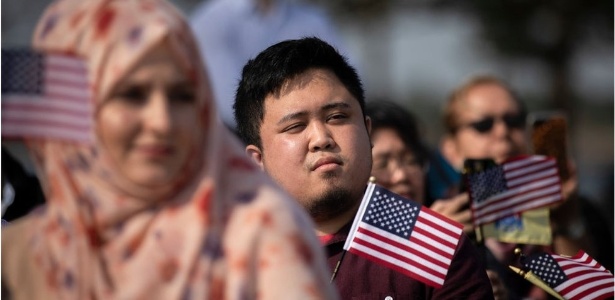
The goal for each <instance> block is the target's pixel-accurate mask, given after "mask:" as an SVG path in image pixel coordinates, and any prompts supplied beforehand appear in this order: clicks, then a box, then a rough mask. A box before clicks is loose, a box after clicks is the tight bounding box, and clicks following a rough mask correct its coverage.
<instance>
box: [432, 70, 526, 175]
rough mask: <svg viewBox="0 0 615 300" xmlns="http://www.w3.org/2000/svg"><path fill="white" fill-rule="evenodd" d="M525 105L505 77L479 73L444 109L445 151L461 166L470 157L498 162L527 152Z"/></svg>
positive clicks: (460, 88)
mask: <svg viewBox="0 0 615 300" xmlns="http://www.w3.org/2000/svg"><path fill="white" fill-rule="evenodd" d="M526 115H527V113H526V109H525V106H524V105H523V103H522V102H521V101H519V100H518V98H517V97H516V96H515V94H514V93H513V91H512V90H511V89H510V88H509V87H508V85H507V84H506V83H504V82H503V81H501V80H499V79H497V78H495V77H492V76H477V77H474V78H471V79H470V80H469V81H467V83H465V84H463V85H461V86H460V87H459V88H457V89H456V90H455V91H453V93H452V94H451V96H450V98H449V100H448V102H447V104H446V106H445V109H444V127H445V131H446V133H445V137H444V139H443V141H442V152H443V153H442V154H443V155H444V157H445V158H446V159H447V160H448V161H449V162H450V163H451V164H452V166H453V167H454V168H456V169H457V170H460V169H461V168H462V166H463V161H464V160H465V159H467V158H475V159H480V158H485V157H489V158H492V159H493V160H495V162H496V163H501V162H503V161H504V160H506V159H507V158H510V157H513V156H515V155H519V154H524V153H527V147H526V141H527V135H526V130H525V118H526Z"/></svg>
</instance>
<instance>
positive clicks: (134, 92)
mask: <svg viewBox="0 0 615 300" xmlns="http://www.w3.org/2000/svg"><path fill="white" fill-rule="evenodd" d="M114 97H115V98H120V99H122V100H124V101H127V102H130V103H142V102H144V101H145V100H147V91H146V90H145V89H144V88H141V87H138V86H132V87H127V88H124V89H121V90H118V91H117V92H116V93H115V96H114Z"/></svg>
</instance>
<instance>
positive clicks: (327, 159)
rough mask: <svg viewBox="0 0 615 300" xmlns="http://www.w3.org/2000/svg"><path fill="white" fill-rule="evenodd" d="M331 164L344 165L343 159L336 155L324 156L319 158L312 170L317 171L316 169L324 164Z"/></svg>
mask: <svg viewBox="0 0 615 300" xmlns="http://www.w3.org/2000/svg"><path fill="white" fill-rule="evenodd" d="M330 164H335V165H342V160H341V159H339V158H336V157H323V158H320V159H318V160H317V161H316V163H314V164H313V165H312V168H311V170H312V171H315V170H316V169H318V168H320V167H322V166H327V165H330Z"/></svg>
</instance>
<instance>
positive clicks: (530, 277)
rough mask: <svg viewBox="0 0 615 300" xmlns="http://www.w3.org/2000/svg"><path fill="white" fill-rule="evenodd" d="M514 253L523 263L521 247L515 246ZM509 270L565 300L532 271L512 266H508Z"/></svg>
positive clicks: (523, 257)
mask: <svg viewBox="0 0 615 300" xmlns="http://www.w3.org/2000/svg"><path fill="white" fill-rule="evenodd" d="M515 254H517V255H518V256H519V261H520V263H521V265H523V259H525V255H524V254H523V252H521V249H519V248H516V249H515ZM508 267H509V268H510V269H511V270H513V272H515V273H517V274H519V275H521V277H523V278H524V279H525V280H527V281H529V282H531V283H532V284H534V285H535V286H537V287H539V288H541V289H543V290H544V291H545V292H547V293H549V294H551V296H553V297H555V298H557V299H560V300H566V299H564V298H563V297H562V296H560V294H559V293H558V292H556V291H555V290H554V289H552V288H551V287H550V286H549V285H548V284H546V283H545V282H544V281H542V279H540V278H539V277H538V276H536V275H534V273H532V271H526V270H522V269H520V268H516V267H513V266H508Z"/></svg>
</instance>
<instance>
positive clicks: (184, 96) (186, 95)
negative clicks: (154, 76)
mask: <svg viewBox="0 0 615 300" xmlns="http://www.w3.org/2000/svg"><path fill="white" fill-rule="evenodd" d="M167 97H169V100H171V101H177V102H181V103H193V102H195V100H196V91H195V90H194V89H193V88H189V87H180V88H174V89H171V90H170V91H169V92H168V95H167Z"/></svg>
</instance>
